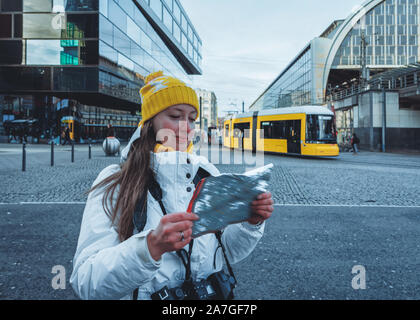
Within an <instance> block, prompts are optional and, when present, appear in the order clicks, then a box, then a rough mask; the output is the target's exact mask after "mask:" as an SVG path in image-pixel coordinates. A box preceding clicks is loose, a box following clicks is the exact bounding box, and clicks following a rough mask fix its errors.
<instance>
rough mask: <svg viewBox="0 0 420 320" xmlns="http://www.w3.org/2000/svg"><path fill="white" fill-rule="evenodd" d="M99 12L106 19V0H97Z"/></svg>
mask: <svg viewBox="0 0 420 320" xmlns="http://www.w3.org/2000/svg"><path fill="white" fill-rule="evenodd" d="M99 12H100V13H102V14H103V15H104V16H105V17H108V0H99Z"/></svg>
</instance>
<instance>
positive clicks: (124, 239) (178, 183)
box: [70, 72, 273, 299]
mask: <svg viewBox="0 0 420 320" xmlns="http://www.w3.org/2000/svg"><path fill="white" fill-rule="evenodd" d="M140 95H141V98H142V110H141V112H142V121H141V122H140V124H139V127H138V128H137V130H136V132H135V133H134V134H133V136H132V137H131V139H130V142H129V144H128V145H127V147H126V148H125V149H124V150H123V151H122V153H121V163H120V164H119V165H116V164H114V165H111V166H108V167H106V168H105V169H104V170H102V172H101V173H100V174H99V175H98V177H97V178H96V180H95V181H94V183H93V187H92V189H91V190H90V191H89V196H88V199H87V203H86V207H85V209H84V213H83V220H82V225H81V229H80V235H79V240H78V244H77V249H76V253H75V256H74V259H73V272H72V275H71V277H70V283H71V285H72V286H73V288H74V290H75V292H76V293H77V295H78V296H79V297H80V298H82V299H130V298H133V299H152V298H153V299H165V298H170V297H171V295H175V296H176V295H177V294H179V292H180V291H179V289H180V288H184V289H185V288H186V286H187V285H191V284H194V283H197V281H202V280H203V281H204V280H206V279H210V278H209V276H214V275H218V274H220V273H218V272H221V270H222V268H223V263H224V260H225V259H224V258H226V259H227V260H228V261H229V262H230V263H237V262H239V261H241V260H243V259H244V258H246V257H247V256H248V255H249V254H250V253H251V252H252V251H253V249H254V248H255V247H256V245H257V243H258V241H259V240H260V238H261V237H262V235H263V232H264V227H265V221H266V220H267V219H268V218H270V216H271V214H272V212H273V201H272V197H271V194H270V193H264V194H261V195H259V196H258V198H257V199H258V200H254V201H253V199H250V204H251V208H252V215H251V218H250V219H249V220H248V221H247V222H243V223H238V224H233V225H229V226H228V227H226V228H225V229H224V231H223V233H222V234H221V236H220V233H219V236H220V237H216V235H215V234H206V235H204V236H201V237H199V238H196V239H194V240H192V238H191V235H192V226H193V223H194V221H196V220H197V219H198V217H197V216H196V215H195V214H194V213H188V212H185V211H186V209H187V207H188V204H189V202H190V200H191V198H192V196H193V193H194V188H191V186H192V187H194V184H193V180H194V177H196V175H197V176H198V173H200V172H202V171H203V170H198V169H199V168H201V169H204V170H205V171H207V172H208V173H210V174H211V175H218V174H219V171H218V170H217V168H216V167H215V166H214V165H213V164H211V163H210V162H209V161H208V160H207V159H206V158H204V157H202V156H198V155H196V154H195V153H194V152H193V150H192V147H193V144H192V143H191V140H192V138H193V136H194V135H193V132H194V131H193V130H194V129H193V128H194V126H195V121H196V119H197V118H198V117H199V110H200V108H199V103H198V98H197V95H196V93H195V91H194V90H193V89H191V88H190V87H188V86H187V85H185V84H184V83H183V82H181V81H180V80H178V79H175V78H173V77H168V76H164V75H163V73H162V72H156V73H153V74H151V75H149V76H148V77H147V78H146V80H145V86H144V87H143V88H142V89H141V90H140ZM152 182H155V184H153V183H152ZM156 184H158V185H160V187H161V189H162V192H161V194H162V195H163V198H162V201H160V202H158V201H156V199H155V197H157V196H156V195H153V196H152V195H151V193H150V192H148V191H150V190H152V188H151V186H152V185H156ZM153 190H155V188H153ZM153 194H155V192H153ZM139 199H143V200H144V199H146V200H145V202H141V201H139ZM142 203H144V206H143V205H141V204H142ZM140 208H141V209H142V210H141V212H142V214H143V215H141V216H140V220H141V219H143V227H141V228H137V222H136V220H135V217H136V215H135V214H134V213H135V212H137V211H138V210H140ZM165 213H167V214H165ZM219 240H220V242H219ZM220 244H221V245H223V247H222V249H223V250H218V249H219V248H220ZM224 249H226V250H224ZM223 253H225V255H224V254H223ZM228 268H229V265H228ZM229 270H231V269H230V268H229ZM212 279H215V277H213V278H212ZM219 280H220V281H222V279H221V278H220V279H219ZM223 281H224V280H223ZM188 288H190V289H191V287H188ZM194 288H195V287H194ZM190 289H188V290H187V291H186V292H189V293H190V292H193V291H189V290H190ZM191 290H192V289H191ZM208 290H210V289H206V292H207V293H209V291H208ZM189 297H190V298H191V296H189Z"/></svg>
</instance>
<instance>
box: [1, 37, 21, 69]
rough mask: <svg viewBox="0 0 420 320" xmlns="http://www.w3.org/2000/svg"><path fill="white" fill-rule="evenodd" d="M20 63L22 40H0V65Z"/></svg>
mask: <svg viewBox="0 0 420 320" xmlns="http://www.w3.org/2000/svg"><path fill="white" fill-rule="evenodd" d="M21 63H22V40H0V64H21Z"/></svg>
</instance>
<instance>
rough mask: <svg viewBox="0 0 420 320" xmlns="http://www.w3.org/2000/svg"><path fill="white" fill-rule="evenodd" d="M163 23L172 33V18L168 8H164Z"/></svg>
mask: <svg viewBox="0 0 420 320" xmlns="http://www.w3.org/2000/svg"><path fill="white" fill-rule="evenodd" d="M163 23H164V24H165V26H166V27H167V28H168V30H169V32H170V33H172V16H171V14H170V13H169V11H168V10H167V9H166V8H163Z"/></svg>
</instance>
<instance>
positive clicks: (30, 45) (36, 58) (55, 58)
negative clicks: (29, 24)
mask: <svg viewBox="0 0 420 320" xmlns="http://www.w3.org/2000/svg"><path fill="white" fill-rule="evenodd" d="M63 50H64V48H62V47H61V45H60V40H27V41H26V64H28V65H31V64H35V65H60V56H61V52H62V51H63Z"/></svg>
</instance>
